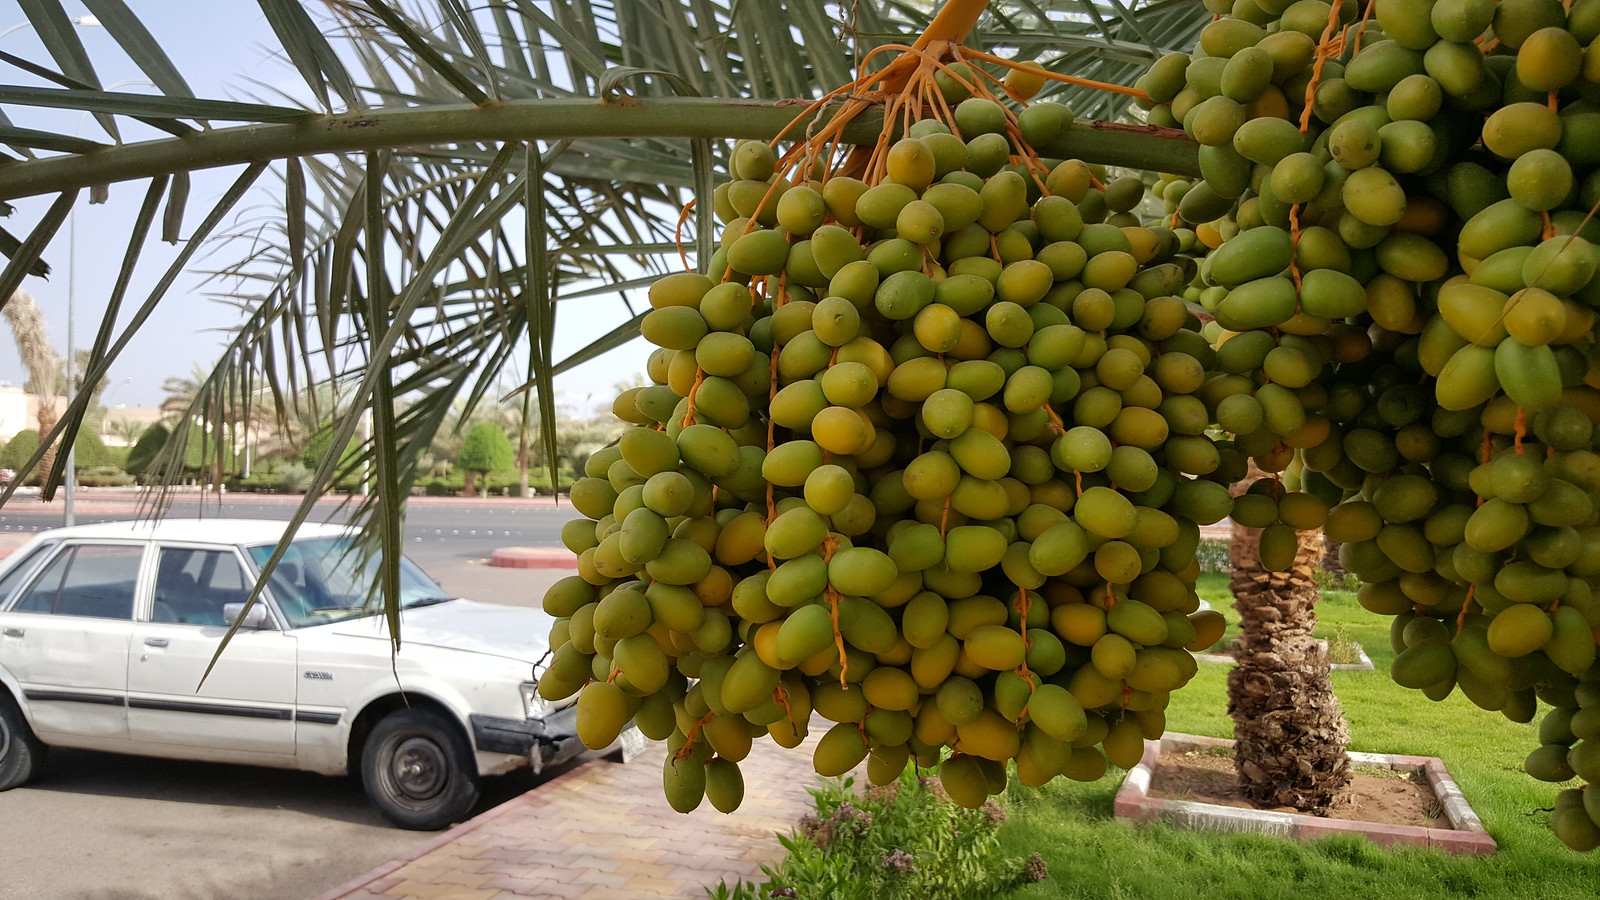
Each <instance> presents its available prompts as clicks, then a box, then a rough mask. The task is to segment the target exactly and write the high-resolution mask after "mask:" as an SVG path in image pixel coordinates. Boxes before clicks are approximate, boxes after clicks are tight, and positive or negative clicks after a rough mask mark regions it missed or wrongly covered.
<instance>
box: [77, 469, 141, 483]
mask: <svg viewBox="0 0 1600 900" xmlns="http://www.w3.org/2000/svg"><path fill="white" fill-rule="evenodd" d="M76 478H77V480H78V484H79V485H82V486H83V487H126V486H128V485H130V484H133V481H134V479H133V476H132V475H129V474H128V473H127V472H124V471H122V470H121V469H119V468H117V467H116V466H96V467H95V468H92V469H86V470H84V471H82V472H79V473H77V475H76Z"/></svg>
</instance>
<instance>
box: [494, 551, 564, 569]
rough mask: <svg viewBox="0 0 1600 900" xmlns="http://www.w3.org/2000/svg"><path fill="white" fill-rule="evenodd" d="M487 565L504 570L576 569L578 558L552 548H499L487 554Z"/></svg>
mask: <svg viewBox="0 0 1600 900" xmlns="http://www.w3.org/2000/svg"><path fill="white" fill-rule="evenodd" d="M489 565H491V566H499V567H501V568H506V569H576V568H577V567H578V557H576V556H574V555H573V554H572V553H571V552H570V551H567V550H561V549H556V548H554V547H500V548H498V549H496V550H495V551H494V552H493V553H491V554H489Z"/></svg>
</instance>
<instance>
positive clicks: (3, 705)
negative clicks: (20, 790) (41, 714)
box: [0, 688, 46, 791]
mask: <svg viewBox="0 0 1600 900" xmlns="http://www.w3.org/2000/svg"><path fill="white" fill-rule="evenodd" d="M45 753H46V749H45V746H44V744H42V743H40V742H39V739H38V738H37V737H34V735H33V729H32V728H29V727H28V720H27V719H24V718H23V717H22V710H21V709H18V708H17V702H16V701H15V700H13V699H11V695H10V694H8V693H6V691H5V689H4V688H0V791H9V790H11V789H12V788H14V787H20V786H22V785H24V784H27V783H28V782H29V781H31V780H33V777H34V776H35V775H37V774H39V771H40V770H41V769H43V768H44V760H45Z"/></svg>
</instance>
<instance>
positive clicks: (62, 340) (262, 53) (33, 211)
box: [0, 0, 651, 406]
mask: <svg viewBox="0 0 1600 900" xmlns="http://www.w3.org/2000/svg"><path fill="white" fill-rule="evenodd" d="M65 5H66V8H67V12H68V14H69V15H74V16H76V15H86V14H87V13H88V10H87V9H86V8H84V7H83V5H82V4H81V3H78V2H75V0H67V2H66V4H65ZM129 6H130V7H131V8H132V9H133V10H134V12H135V13H136V14H137V15H139V16H140V18H141V19H142V20H143V22H144V24H145V26H146V27H147V28H149V29H150V31H151V33H152V34H153V35H154V36H155V38H156V39H157V40H158V41H159V42H160V43H161V44H162V45H163V46H164V47H165V48H166V50H167V52H168V53H169V54H170V55H171V57H172V61H173V63H174V65H175V66H176V67H177V68H178V70H179V72H181V73H182V74H183V76H184V78H185V79H186V80H187V81H188V83H189V86H190V87H191V88H192V89H193V90H194V92H195V93H196V94H197V95H198V96H200V97H206V98H218V99H241V100H248V99H254V100H263V101H264V102H278V101H277V98H275V97H271V96H269V90H270V89H277V90H283V91H286V92H292V93H293V94H295V95H301V96H303V95H304V94H305V88H304V82H303V81H302V80H301V79H300V76H299V75H298V73H296V72H295V71H294V70H293V68H292V67H291V66H290V65H289V64H288V63H287V62H285V61H284V60H282V59H280V58H276V57H274V55H273V50H274V49H275V48H276V47H277V41H276V38H275V37H274V35H273V33H272V31H271V29H270V28H269V27H268V26H267V23H266V20H265V18H264V17H263V16H262V14H261V11H260V7H259V6H258V5H257V4H256V3H255V2H254V0H130V2H129ZM25 22H27V17H26V16H25V15H24V14H23V12H22V11H21V9H20V7H19V6H18V5H17V3H16V2H15V0H0V33H3V32H5V30H6V29H9V28H10V27H11V26H13V25H18V24H22V23H25ZM78 34H79V36H80V38H81V39H82V40H83V42H84V45H85V48H86V49H87V51H88V54H89V57H90V60H91V61H92V63H93V64H94V66H95V69H96V72H97V73H98V74H99V76H100V79H101V82H102V84H105V85H106V86H107V87H108V88H111V89H117V90H128V91H151V90H153V89H152V88H150V87H148V86H146V85H143V84H139V83H137V80H138V79H141V78H142V77H143V76H142V74H141V73H140V71H139V70H138V68H137V67H136V66H135V65H134V64H133V63H132V62H131V61H129V60H128V59H127V57H126V56H124V55H123V54H122V52H121V48H120V47H118V45H117V44H116V42H115V41H114V40H112V38H111V37H110V35H109V34H107V33H106V31H105V29H103V28H95V27H79V28H78ZM0 50H4V51H5V52H7V53H11V54H14V55H17V56H21V57H22V58H24V59H28V60H31V61H35V62H38V63H41V64H44V65H48V66H51V67H52V68H53V67H54V66H53V64H52V62H51V60H50V57H49V55H48V53H47V52H46V51H45V49H44V47H43V45H42V44H41V43H40V41H39V40H38V38H37V37H36V36H35V35H34V33H33V29H32V28H31V27H22V28H18V29H15V30H13V31H10V33H8V34H4V36H3V37H0ZM130 81H132V82H135V83H127V82H130ZM118 82H123V83H122V84H120V85H118V84H117V83H118ZM0 83H13V84H24V85H37V84H40V83H41V82H39V81H38V80H36V79H34V78H33V77H32V76H30V75H27V74H26V73H23V72H21V71H19V70H16V69H14V68H11V67H9V66H4V65H3V64H0ZM113 85H117V86H116V87H115V88H113ZM263 85H265V87H264V86H263ZM8 113H10V114H11V116H12V119H13V123H14V124H16V125H18V126H22V127H36V128H45V129H51V130H57V131H71V130H74V129H81V130H80V131H79V133H81V134H83V135H84V136H85V137H89V138H91V139H94V140H101V141H104V140H107V138H106V135H105V134H104V132H102V131H101V130H100V128H99V126H98V125H97V124H96V123H95V121H94V120H93V119H92V118H89V117H86V116H82V115H79V114H74V113H64V112H59V111H44V110H18V109H15V108H9V109H8ZM119 126H120V127H121V128H122V129H123V139H124V140H125V141H129V142H132V141H137V140H144V139H149V138H151V137H156V136H160V135H159V134H158V133H156V132H154V131H153V130H151V129H147V128H143V127H142V126H140V125H139V124H138V123H133V122H130V121H129V120H127V119H119ZM238 172H239V170H238V169H213V170H207V171H205V172H200V173H196V175H195V177H194V180H193V183H192V187H191V192H190V203H189V212H188V214H187V215H186V217H185V220H184V231H185V233H186V234H187V233H189V232H190V231H192V230H193V227H194V225H195V223H197V222H199V221H200V220H201V219H203V218H204V216H205V215H206V213H207V212H209V210H210V208H211V205H212V204H213V203H214V202H215V201H216V199H217V197H218V196H219V195H220V194H221V193H222V191H223V190H225V189H226V187H227V185H228V184H230V183H231V182H232V181H233V179H234V178H235V177H237V175H238ZM257 184H258V186H266V187H268V188H271V187H274V186H277V185H280V184H281V179H279V178H275V177H271V176H265V175H264V176H263V177H262V178H261V179H260V180H258V182H257ZM146 186H147V183H146V182H142V181H141V182H125V183H121V184H115V185H112V186H111V189H110V193H111V199H110V201H109V202H108V203H106V204H103V205H95V206H91V205H89V204H88V203H87V202H86V201H87V195H86V194H85V195H84V196H83V197H81V198H80V200H79V204H78V209H77V212H76V242H75V246H76V251H77V252H76V265H70V264H69V260H70V259H71V257H72V256H73V254H72V253H71V252H70V248H71V246H72V244H73V242H72V241H70V240H69V233H70V229H69V228H68V226H66V225H63V226H62V228H61V230H60V231H59V232H58V233H57V235H56V237H55V240H54V241H53V242H52V243H51V245H50V248H49V250H48V251H47V252H46V254H45V259H46V260H47V261H48V262H49V263H50V264H51V265H52V267H53V272H52V274H51V276H50V277H49V279H48V280H45V279H39V278H28V279H27V280H26V281H25V282H24V285H23V286H24V289H26V290H27V291H29V292H30V293H31V294H33V296H34V298H35V299H36V300H37V301H38V303H39V305H40V307H41V308H42V309H43V311H44V313H45V315H46V317H47V320H48V328H49V333H50V337H51V342H52V343H53V344H54V345H55V347H56V349H57V351H58V352H60V353H62V354H63V355H65V352H66V347H67V307H68V303H67V298H68V287H69V283H71V282H73V281H74V280H75V285H74V288H73V303H72V307H73V310H74V317H73V318H74V322H73V326H72V332H73V334H74V336H75V343H76V346H77V347H78V348H79V349H84V348H87V347H88V346H89V345H90V343H91V342H92V341H93V339H94V335H95V330H96V329H97V328H98V327H99V325H100V322H101V318H102V311H103V310H104V309H105V304H106V301H107V298H108V297H109V296H110V294H111V291H112V288H113V285H114V283H115V280H116V277H117V272H118V269H119V268H120V266H121V262H122V256H123V253H124V251H125V249H126V245H127V235H128V233H129V230H130V229H131V226H132V222H133V219H134V217H135V215H136V213H137V211H138V207H139V204H140V202H141V200H142V199H143V196H144V192H145V188H146ZM259 189H260V188H259V187H258V190H259ZM52 199H53V197H41V198H32V199H28V200H22V201H17V202H16V203H15V205H16V206H17V207H18V212H17V214H15V215H13V216H12V217H11V218H9V219H0V227H5V228H6V229H7V230H9V231H11V232H12V233H13V234H15V235H16V236H17V237H18V238H19V239H20V238H23V237H25V236H26V234H27V231H28V229H29V228H31V227H32V225H33V223H34V222H36V221H37V220H38V218H39V215H40V214H41V213H42V211H43V210H44V209H45V208H47V207H48V205H49V203H50V201H51V200H52ZM269 199H270V198H269V197H267V196H265V195H258V196H256V197H254V198H246V199H245V200H244V201H242V202H241V203H240V204H239V205H238V206H237V207H235V211H234V214H235V215H243V216H251V215H259V214H260V212H261V210H262V209H263V208H265V204H266V203H268V201H269ZM157 227H159V223H158V226H157ZM157 248H159V249H157ZM175 252H176V251H175V248H172V247H170V246H169V245H166V244H160V243H159V242H157V243H156V244H155V245H154V246H152V245H147V246H146V250H145V251H144V254H143V257H142V259H141V262H140V264H139V267H138V269H137V270H136V272H135V276H134V281H133V286H132V288H131V289H130V290H129V292H128V296H127V298H126V299H125V300H124V307H123V308H124V311H126V310H128V309H130V308H135V307H137V306H138V305H139V304H140V303H142V302H143V301H144V299H145V297H146V295H147V294H148V292H149V289H150V288H151V286H152V285H153V284H154V282H155V281H156V279H157V278H158V277H159V276H160V274H161V273H162V272H163V271H164V270H165V269H166V267H167V265H168V264H169V263H170V262H171V260H172V258H173V256H174V255H175ZM201 257H202V258H201V267H205V266H206V265H207V264H210V265H221V264H223V263H226V262H231V261H232V260H231V259H229V258H228V257H227V256H226V255H215V254H214V255H212V256H210V257H206V256H205V254H204V253H203V252H202V254H201ZM69 273H70V274H71V275H75V279H74V278H71V277H69ZM202 281H203V278H202V277H201V276H200V275H198V274H186V275H185V276H184V277H183V278H182V279H180V281H179V282H178V283H177V284H175V285H174V286H173V288H172V289H171V290H170V291H169V292H168V293H167V296H166V297H165V299H163V300H162V301H161V304H160V306H159V307H158V309H157V311H156V313H155V314H154V315H153V316H152V317H151V319H150V320H149V321H148V322H147V323H146V324H145V326H144V327H143V328H142V329H141V333H140V334H139V336H138V337H136V338H135V339H134V341H133V343H132V344H130V345H129V347H128V349H127V350H125V351H124V352H123V354H122V356H121V357H119V359H118V361H117V362H116V364H115V365H114V366H113V368H112V369H111V372H110V379H111V386H110V387H109V388H108V389H107V391H106V392H105V394H104V395H103V397H102V402H103V403H104V404H105V405H107V406H118V405H124V404H125V405H128V406H153V405H157V404H159V403H160V402H161V399H162V397H163V392H162V391H161V383H162V381H163V380H164V379H166V378H168V377H171V376H184V377H187V376H189V375H190V373H191V371H192V370H193V368H194V367H195V365H197V364H198V365H201V366H202V367H204V368H206V369H209V368H210V367H211V364H212V363H213V362H214V361H215V358H216V355H217V351H218V348H219V347H220V346H221V344H222V342H223V340H224V335H223V333H222V332H223V330H224V329H227V328H228V327H229V326H230V325H231V324H232V323H233V322H234V321H235V312H234V310H233V309H232V308H231V307H229V306H226V305H224V304H221V303H218V302H216V301H213V300H211V299H208V298H207V297H204V296H202V295H201V292H202V291H203V290H206V288H204V287H202ZM635 306H636V307H640V306H642V295H639V299H638V301H637V302H636V303H635ZM625 317H626V309H625V307H624V306H623V304H622V303H621V301H620V300H616V299H612V298H593V299H590V300H585V301H582V302H581V305H580V303H573V304H570V305H563V307H562V309H561V312H560V315H559V316H558V323H559V325H558V328H557V332H556V357H557V359H561V358H563V357H565V356H566V355H568V354H570V353H571V352H573V351H575V350H577V349H578V348H580V347H582V346H584V345H585V344H587V343H588V342H589V341H590V340H593V339H594V338H596V337H598V336H600V335H602V334H604V333H605V332H607V331H609V330H610V329H612V328H614V327H615V326H616V325H618V324H620V323H621V322H622V321H625ZM0 327H3V326H0ZM650 349H651V348H650V347H649V346H648V345H647V344H646V343H645V342H644V341H643V340H642V339H636V340H635V341H633V342H632V343H630V344H629V345H627V346H626V347H624V348H622V349H620V350H617V351H613V352H612V353H610V354H607V355H606V356H603V357H601V358H599V359H597V360H594V361H592V362H590V363H587V364H585V365H584V366H581V367H579V368H577V369H574V370H573V371H572V372H569V373H567V374H566V375H564V376H562V377H561V378H559V379H558V380H557V381H556V387H557V389H558V390H559V391H562V392H564V393H565V394H566V395H567V396H568V397H569V398H571V399H572V400H573V401H574V402H575V403H581V402H582V401H583V399H584V398H585V397H590V398H591V399H592V401H593V402H598V401H599V400H600V399H601V398H602V397H605V396H609V395H610V392H611V388H612V385H614V384H615V383H616V382H618V381H624V380H628V379H630V378H632V377H633V376H634V375H635V374H636V373H638V372H641V371H642V370H643V367H644V363H645V359H646V357H647V356H648V355H649V351H650ZM26 377H27V375H26V372H25V371H24V370H23V368H22V365H21V362H20V360H19V359H18V356H17V350H16V344H15V343H14V342H13V341H12V339H11V335H10V333H9V330H7V331H6V333H4V334H3V335H0V382H9V383H11V384H16V385H20V384H22V383H23V381H24V380H26Z"/></svg>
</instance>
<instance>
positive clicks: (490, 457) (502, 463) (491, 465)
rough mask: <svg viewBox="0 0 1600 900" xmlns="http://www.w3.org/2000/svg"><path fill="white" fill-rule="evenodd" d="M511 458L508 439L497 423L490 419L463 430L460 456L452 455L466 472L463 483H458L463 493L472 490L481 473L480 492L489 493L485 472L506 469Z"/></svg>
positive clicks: (486, 473)
mask: <svg viewBox="0 0 1600 900" xmlns="http://www.w3.org/2000/svg"><path fill="white" fill-rule="evenodd" d="M513 459H514V454H513V453H512V451H511V439H510V438H508V437H506V433H505V431H503V430H502V429H501V428H500V426H499V425H496V424H494V423H493V422H479V423H477V424H476V425H473V426H472V430H471V431H468V432H467V439H466V440H465V441H464V442H463V443H462V444H461V455H460V456H459V457H457V458H456V465H458V466H460V467H461V469H462V471H463V472H465V473H466V483H465V484H464V485H463V486H462V490H463V492H464V493H466V494H468V495H469V496H470V495H471V494H472V493H473V491H474V489H475V487H476V484H477V476H478V475H480V474H481V475H483V476H484V480H483V493H484V496H488V494H489V477H488V476H489V473H490V472H493V471H496V470H499V469H506V468H510V466H511V463H512V461H513Z"/></svg>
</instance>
